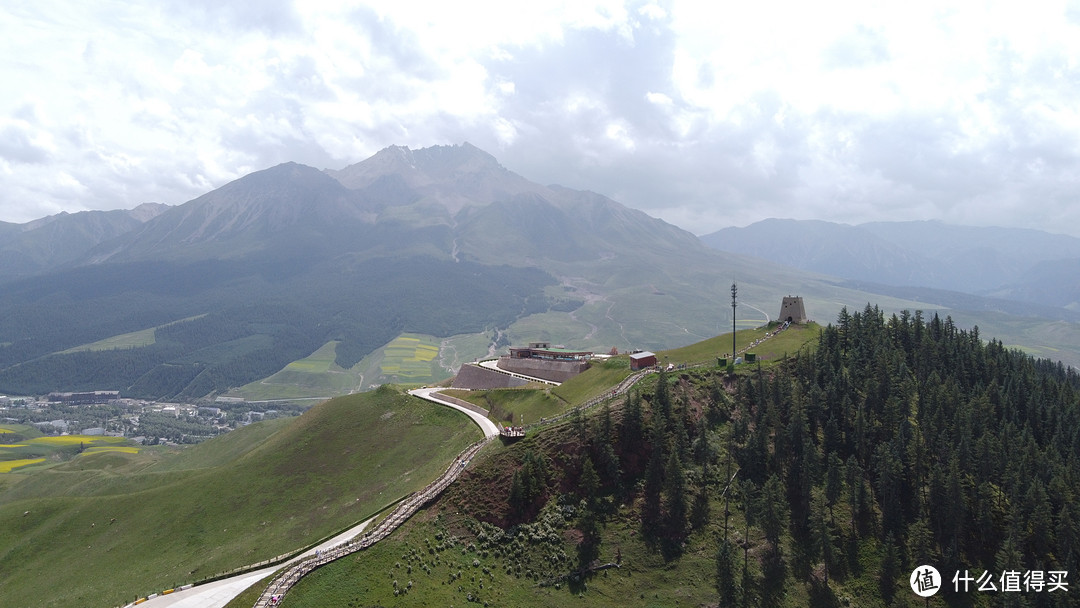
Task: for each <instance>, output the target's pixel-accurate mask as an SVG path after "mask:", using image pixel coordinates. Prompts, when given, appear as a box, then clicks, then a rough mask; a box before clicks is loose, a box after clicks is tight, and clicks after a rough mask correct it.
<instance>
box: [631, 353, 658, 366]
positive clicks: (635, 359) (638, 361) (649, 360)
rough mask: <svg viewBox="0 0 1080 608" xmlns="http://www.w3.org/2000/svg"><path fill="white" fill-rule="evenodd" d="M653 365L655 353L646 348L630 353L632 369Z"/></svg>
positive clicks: (654, 363)
mask: <svg viewBox="0 0 1080 608" xmlns="http://www.w3.org/2000/svg"><path fill="white" fill-rule="evenodd" d="M654 365H656V355H655V354H654V353H650V352H649V351H647V350H643V351H641V352H638V353H631V355H630V369H632V370H639V369H648V368H650V367H652V366H654Z"/></svg>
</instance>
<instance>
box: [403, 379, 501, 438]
mask: <svg viewBox="0 0 1080 608" xmlns="http://www.w3.org/2000/svg"><path fill="white" fill-rule="evenodd" d="M440 390H442V389H438V388H418V389H413V390H411V391H409V394H410V395H412V396H414V397H420V398H421V399H427V400H428V401H431V402H432V403H438V404H439V405H445V406H446V407H452V408H454V409H455V410H457V411H459V412H464V413H465V414H466V415H467V416H468V417H469V418H472V421H473V422H475V423H476V424H477V426H479V427H480V430H481V431H483V432H484V436H485V437H494V436H495V435H498V434H499V427H498V426H497V425H496V424H495V423H494V422H492V421H491V420H489V419H488V418H487V417H486V416H483V415H481V414H479V413H477V412H474V411H472V410H469V409H466V408H463V407H461V406H460V405H457V404H455V403H450V402H449V401H446V400H444V399H439V397H438V396H437V395H434V394H433V393H437V392H439V391H440Z"/></svg>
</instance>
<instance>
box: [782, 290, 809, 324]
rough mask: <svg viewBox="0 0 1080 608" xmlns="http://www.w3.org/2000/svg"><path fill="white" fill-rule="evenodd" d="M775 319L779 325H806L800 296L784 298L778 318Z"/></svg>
mask: <svg viewBox="0 0 1080 608" xmlns="http://www.w3.org/2000/svg"><path fill="white" fill-rule="evenodd" d="M777 319H778V320H779V321H780V322H781V323H783V322H785V321H787V322H788V323H800V324H801V323H806V322H807V318H806V307H805V306H803V299H802V296H786V297H785V298H784V301H783V302H781V303H780V316H779V317H777Z"/></svg>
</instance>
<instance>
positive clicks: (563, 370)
mask: <svg viewBox="0 0 1080 608" xmlns="http://www.w3.org/2000/svg"><path fill="white" fill-rule="evenodd" d="M592 356H593V354H592V352H590V351H583V350H571V349H567V348H559V347H553V346H551V344H550V343H548V342H530V343H529V345H528V346H527V347H517V348H515V347H511V348H510V354H509V355H503V356H502V357H499V362H498V367H499V369H503V370H506V371H508V372H515V373H518V374H522V375H525V376H532V377H534V378H543V379H544V380H550V381H552V382H566V381H567V380H569V379H570V378H573V377H574V376H576V375H578V374H580V373H581V372H583V371H585V370H587V369H589V359H591V358H592Z"/></svg>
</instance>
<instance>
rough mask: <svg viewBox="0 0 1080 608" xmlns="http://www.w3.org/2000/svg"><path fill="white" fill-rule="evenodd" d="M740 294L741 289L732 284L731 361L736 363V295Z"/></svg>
mask: <svg viewBox="0 0 1080 608" xmlns="http://www.w3.org/2000/svg"><path fill="white" fill-rule="evenodd" d="M738 293H739V288H738V287H736V286H735V283H732V284H731V361H732V362H734V361H735V356H736V353H737V352H738V351H736V350H735V306H736V305H737V303H736V299H735V298H736V294H738Z"/></svg>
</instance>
